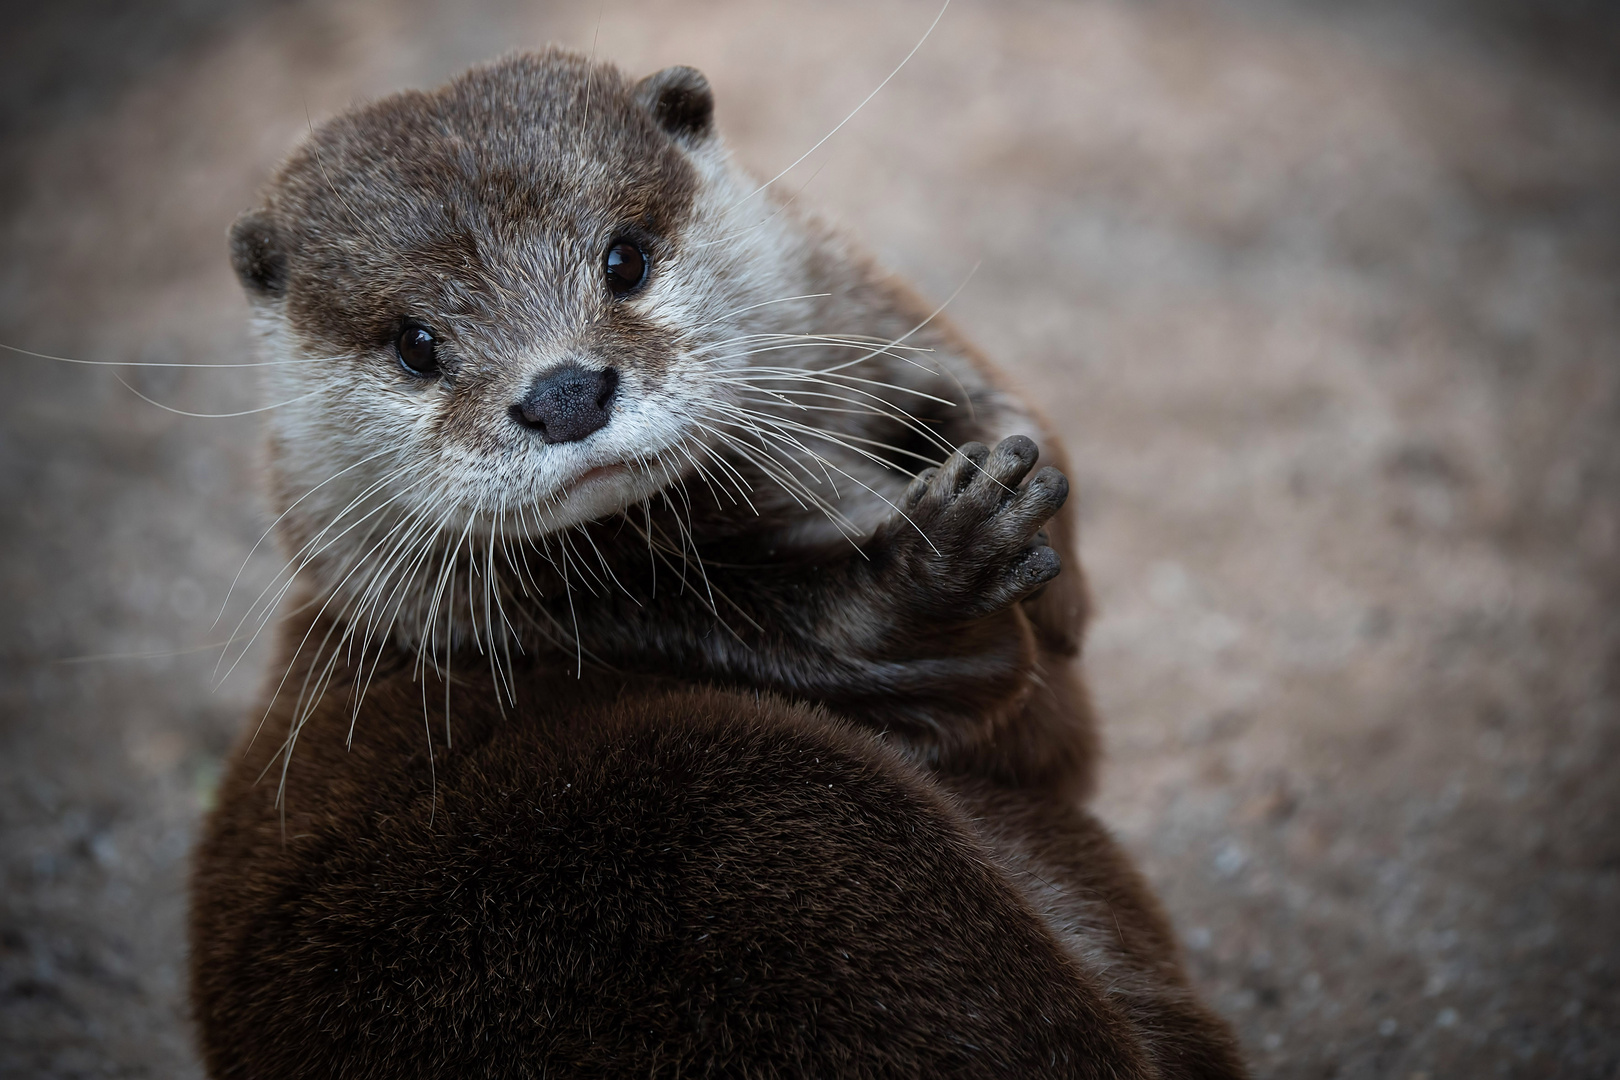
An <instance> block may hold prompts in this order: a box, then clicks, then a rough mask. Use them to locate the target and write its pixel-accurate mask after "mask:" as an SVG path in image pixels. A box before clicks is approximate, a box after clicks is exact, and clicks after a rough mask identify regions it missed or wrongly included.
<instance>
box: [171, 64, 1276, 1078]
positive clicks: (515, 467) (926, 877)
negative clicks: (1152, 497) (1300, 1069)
mask: <svg viewBox="0 0 1620 1080" xmlns="http://www.w3.org/2000/svg"><path fill="white" fill-rule="evenodd" d="M231 255H232V262H233V265H234V267H235V269H236V272H237V274H238V276H239V277H240V279H241V281H242V283H243V285H244V288H245V290H246V292H247V294H248V296H249V297H250V299H251V301H252V303H253V306H254V311H255V324H256V328H257V333H258V335H259V337H260V340H261V348H262V349H263V351H264V354H265V360H266V361H267V364H268V368H267V369H268V370H269V371H270V372H271V373H272V374H271V375H270V377H269V380H268V381H269V383H270V385H271V387H272V392H273V393H274V394H275V395H277V400H284V401H285V404H283V405H282V406H281V407H279V408H277V409H275V410H273V411H272V413H271V416H272V417H273V419H272V421H271V424H270V449H271V492H272V496H273V499H274V501H275V503H276V508H277V509H278V511H279V515H280V516H279V517H278V518H277V523H276V526H275V531H276V532H277V535H278V539H279V541H280V542H281V544H282V545H283V547H284V549H285V550H286V551H287V553H288V554H289V560H288V568H287V571H286V574H285V580H284V581H281V582H280V585H279V588H277V589H273V590H271V591H270V592H269V593H268V595H267V597H266V598H265V599H264V601H263V603H262V604H260V605H259V606H258V607H259V611H260V614H261V616H262V617H265V618H268V615H269V612H270V611H271V610H272V609H274V608H276V607H277V605H280V606H281V607H282V608H283V609H284V611H283V614H282V615H281V618H280V622H279V624H278V626H277V631H276V633H277V635H278V646H277V647H278V650H279V656H280V663H278V664H276V665H273V667H272V678H271V679H270V683H269V685H268V686H267V688H266V691H265V698H266V702H265V706H264V709H263V710H262V712H260V713H258V714H257V715H255V716H253V717H251V718H250V723H249V724H248V725H247V728H246V730H245V731H244V734H243V738H242V744H241V747H240V752H239V753H238V754H237V755H236V757H235V760H234V761H233V763H232V765H231V767H230V768H229V770H228V773H227V775H226V777H225V778H224V780H223V782H222V784H221V788H220V791H219V795H218V799H217V803H216V808H215V809H214V810H213V811H212V813H211V814H210V816H209V819H208V821H207V823H206V825H205V829H204V835H203V837H202V839H201V841H200V843H199V846H198V850H197V853H196V860H195V866H194V873H193V881H192V921H191V940H192V954H191V981H192V999H193V1003H194V1008H195V1013H196V1017H197V1021H198V1027H199V1032H200V1039H201V1047H202V1052H203V1057H204V1060H205V1063H206V1065H207V1068H208V1070H209V1072H210V1074H211V1075H213V1076H215V1077H221V1078H223V1077H234V1076H254V1077H308V1076H329V1075H343V1076H353V1077H383V1076H399V1075H427V1074H430V1073H431V1074H433V1075H443V1076H466V1077H473V1076H480V1077H482V1076H514V1077H517V1076H568V1075H577V1076H597V1075H619V1074H637V1075H658V1076H665V1075H667V1076H676V1075H684V1076H718V1075H759V1076H822V1075H840V1076H873V1077H876V1076H964V1077H965V1076H1076V1077H1090V1076H1096V1077H1104V1076H1110V1077H1113V1076H1118V1077H1172V1076H1174V1077H1183V1076H1187V1077H1191V1076H1206V1077H1232V1076H1241V1075H1243V1074H1244V1073H1243V1067H1242V1064H1241V1062H1240V1060H1239V1058H1238V1055H1237V1052H1236V1049H1235V1044H1234V1042H1233V1040H1232V1037H1231V1035H1230V1033H1229V1032H1228V1031H1227V1029H1226V1027H1225V1026H1224V1025H1223V1024H1222V1022H1221V1021H1220V1020H1219V1019H1217V1018H1216V1017H1215V1016H1214V1015H1213V1014H1212V1013H1210V1012H1209V1011H1208V1010H1207V1009H1206V1008H1205V1007H1204V1006H1202V1005H1201V1004H1200V1003H1199V1002H1198V1001H1197V1000H1196V999H1195V997H1194V996H1193V994H1192V993H1191V991H1190V989H1189V986H1188V983H1187V979H1186V977H1185V974H1184V972H1183V971H1182V969H1181V966H1180V961H1179V957H1178V952H1177V946H1176V944H1175V939H1174V935H1173V932H1172V930H1171V928H1170V926H1169V923H1168V921H1167V919H1166V918H1165V916H1164V914H1163V912H1162V911H1161V910H1160V908H1159V907H1158V905H1157V903H1156V901H1155V900H1154V899H1153V897H1152V895H1151V893H1150V891H1149V890H1148V888H1147V887H1146V884H1145V883H1144V882H1143V881H1142V879H1141V878H1140V876H1139V875H1138V874H1137V873H1136V871H1135V870H1134V868H1133V867H1132V866H1131V865H1130V863H1129V861H1128V859H1127V858H1126V857H1125V856H1124V854H1123V853H1122V852H1121V851H1120V849H1119V848H1118V847H1117V845H1116V844H1115V843H1114V842H1113V841H1112V839H1111V838H1110V837H1109V836H1108V834H1107V832H1106V830H1104V829H1103V828H1102V826H1101V825H1100V824H1099V823H1098V822H1097V821H1096V820H1095V819H1094V818H1093V817H1092V816H1091V815H1090V814H1089V813H1088V812H1087V811H1086V810H1085V809H1084V807H1083V802H1084V799H1085V798H1086V796H1087V795H1088V794H1089V792H1090V788H1091V782H1092V772H1093V767H1094V761H1095V756H1096V745H1095V734H1094V724H1093V720H1092V714H1091V709H1090V705H1089V703H1088V699H1087V697H1086V694H1085V690H1084V687H1083V685H1082V684H1081V683H1080V681H1079V679H1078V677H1077V675H1076V674H1075V672H1074V671H1073V663H1072V661H1073V659H1074V657H1075V656H1076V655H1077V654H1078V652H1079V650H1080V646H1081V641H1082V633H1083V628H1084V623H1085V619H1086V616H1087V604H1086V594H1085V587H1084V581H1083V578H1082V576H1081V574H1080V573H1079V569H1078V566H1077V564H1076V561H1075V559H1074V534H1075V526H1074V521H1073V517H1072V510H1071V509H1066V496H1067V491H1068V485H1067V481H1066V480H1065V479H1064V473H1065V467H1064V462H1063V457H1062V452H1061V450H1060V448H1059V446H1058V444H1057V441H1056V440H1055V439H1054V438H1053V436H1052V434H1051V431H1050V429H1049V428H1048V426H1047V425H1046V424H1045V423H1044V421H1042V420H1041V419H1040V418H1039V416H1038V415H1037V414H1036V413H1035V411H1034V410H1032V409H1030V408H1029V407H1028V406H1027V405H1025V404H1024V403H1023V402H1022V401H1021V399H1020V398H1019V397H1018V396H1017V395H1016V394H1015V393H1014V392H1013V391H1012V390H1011V389H1010V387H1009V386H1008V384H1007V383H1006V381H1005V380H1004V379H1003V378H1002V377H1001V376H1000V375H999V374H998V373H997V372H996V371H995V369H994V368H993V367H992V366H991V365H990V364H989V362H988V361H986V360H985V359H984V358H983V357H982V356H981V355H980V354H979V353H977V352H976V351H975V350H974V349H973V348H972V347H971V346H970V345H968V344H967V343H966V342H965V341H964V340H963V339H962V338H961V337H960V336H959V335H958V334H957V333H956V332H955V331H954V330H953V329H952V328H951V327H950V326H949V324H948V323H947V322H946V320H944V319H943V318H941V317H940V314H939V312H938V310H937V309H931V308H929V307H928V306H927V305H926V304H924V303H923V302H922V301H921V300H920V299H919V298H918V297H916V296H915V295H914V294H913V293H912V292H910V291H909V290H908V289H907V288H905V287H904V286H903V285H901V284H900V283H899V282H897V281H896V280H894V279H893V278H892V277H891V276H889V275H888V274H886V273H885V272H883V271H882V270H880V269H879V268H878V267H877V266H876V265H875V264H874V263H873V262H872V261H871V260H870V259H869V258H868V257H867V256H865V255H864V254H862V253H861V252H860V250H859V249H858V247H857V246H856V245H855V244H854V243H853V242H852V241H851V240H849V239H848V238H846V237H844V236H843V235H842V234H840V233H839V232H837V231H836V230H834V229H832V228H831V227H829V226H827V225H826V224H824V223H823V222H821V221H820V220H818V219H817V218H815V217H813V216H812V215H809V214H807V213H805V212H803V211H802V210H800V209H798V208H797V207H796V206H794V205H793V201H792V200H788V199H783V198H780V197H778V196H777V195H776V194H775V192H774V191H772V190H771V189H770V188H769V186H768V185H761V184H759V183H757V182H756V181H755V180H753V179H752V178H751V177H750V176H749V175H748V174H747V173H746V172H745V171H743V170H742V169H740V168H739V167H738V166H736V165H735V164H734V163H733V162H732V161H731V159H730V158H729V156H728V154H727V152H726V149H725V146H724V143H723V142H722V140H721V138H720V136H719V134H718V131H717V129H716V125H715V120H714V101H713V95H712V92H711V90H710V87H709V85H708V83H707V81H706V80H705V79H704V78H703V76H702V75H701V74H700V73H698V72H697V71H695V70H693V69H690V68H683V67H676V68H670V69H666V70H664V71H661V72H658V73H656V74H654V75H651V76H648V77H647V78H644V79H641V80H640V81H636V82H632V81H630V80H629V79H627V78H626V77H625V76H624V75H622V74H621V73H620V72H619V71H618V70H617V69H616V68H614V67H613V66H611V65H608V64H603V63H597V62H595V61H593V60H589V59H586V58H584V57H581V56H579V55H577V54H574V53H571V52H568V51H564V50H559V49H551V50H548V51H546V52H543V53H539V54H521V55H515V56H511V57H508V58H506V59H503V60H500V61H498V62H495V63H492V64H489V65H487V66H483V67H479V68H475V69H473V70H471V71H469V72H467V73H466V74H464V75H462V76H460V77H459V78H457V79H455V80H454V81H452V82H451V83H449V84H448V85H446V86H444V87H442V88H441V89H439V90H436V91H432V92H414V91H412V92H405V93H400V94H395V95H393V96H391V97H387V98H384V99H382V100H380V101H377V102H374V103H371V104H369V105H365V106H362V107H359V108H356V109H354V110H353V111H351V112H349V113H347V114H344V115H342V116H339V117H338V118H336V119H334V120H332V121H330V122H328V123H327V124H325V125H323V126H322V127H320V128H319V129H317V130H315V131H313V132H312V133H311V135H310V137H309V138H308V139H307V140H306V141H305V142H304V144H303V145H302V146H301V147H299V148H298V149H297V150H295V151H294V152H293V154H292V155H291V156H290V158H289V159H288V160H287V161H286V163H285V164H284V165H283V166H282V167H281V169H280V170H279V172H278V173H277V175H276V177H275V178H274V180H273V182H272V183H271V184H270V186H269V188H268V189H267V191H266V193H265V195H264V196H263V199H262V201H261V203H260V204H259V205H258V206H257V207H255V208H254V209H252V210H249V211H248V212H246V213H245V214H243V215H242V217H241V218H239V219H238V221H237V222H236V224H235V225H234V226H233V227H232V230H231ZM1043 460H1044V462H1045V464H1044V465H1043V466H1042V467H1040V468H1038V469H1037V467H1036V466H1037V465H1038V464H1041V463H1042V461H1043ZM1060 571H1061V572H1060Z"/></svg>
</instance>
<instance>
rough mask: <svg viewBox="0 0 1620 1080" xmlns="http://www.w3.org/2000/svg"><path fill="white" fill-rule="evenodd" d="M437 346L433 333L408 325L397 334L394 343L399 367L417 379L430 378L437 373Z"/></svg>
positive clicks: (421, 327) (420, 327) (422, 327)
mask: <svg viewBox="0 0 1620 1080" xmlns="http://www.w3.org/2000/svg"><path fill="white" fill-rule="evenodd" d="M438 346H439V343H438V342H437V341H435V340H434V338H433V331H431V330H429V329H428V328H427V327H425V326H415V325H412V324H410V323H407V324H406V326H405V329H403V330H401V331H400V332H399V339H398V340H397V341H395V342H394V349H395V351H396V352H398V353H399V363H400V366H401V367H403V368H404V369H405V370H406V371H407V372H409V373H410V374H412V375H415V376H416V377H417V378H419V379H426V378H431V377H432V376H434V375H437V374H438V373H439V356H438Z"/></svg>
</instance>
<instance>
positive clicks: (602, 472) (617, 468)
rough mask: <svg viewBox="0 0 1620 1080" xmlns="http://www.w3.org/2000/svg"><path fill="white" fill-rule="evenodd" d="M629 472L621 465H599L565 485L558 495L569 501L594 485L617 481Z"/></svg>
mask: <svg viewBox="0 0 1620 1080" xmlns="http://www.w3.org/2000/svg"><path fill="white" fill-rule="evenodd" d="M629 471H630V470H629V469H628V468H626V467H625V466H624V465H621V464H613V465H598V466H596V467H595V468H594V469H586V470H585V471H584V472H582V473H580V474H579V475H578V476H576V477H574V479H572V480H570V481H569V482H568V483H566V484H564V485H563V488H562V490H561V491H560V492H558V494H559V495H561V496H562V497H563V498H565V499H567V498H570V497H572V496H574V495H576V494H578V493H579V492H581V491H583V490H585V489H586V488H588V487H590V486H591V485H593V484H597V483H600V482H601V481H603V480H612V479H616V478H618V477H620V476H624V475H625V474H627V473H628V472H629Z"/></svg>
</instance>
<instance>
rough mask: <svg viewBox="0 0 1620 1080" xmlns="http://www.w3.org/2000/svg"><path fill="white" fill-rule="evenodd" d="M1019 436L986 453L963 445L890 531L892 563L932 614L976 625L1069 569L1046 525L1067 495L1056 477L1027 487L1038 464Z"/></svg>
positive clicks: (914, 495)
mask: <svg viewBox="0 0 1620 1080" xmlns="http://www.w3.org/2000/svg"><path fill="white" fill-rule="evenodd" d="M1039 453H1040V452H1039V450H1038V448H1037V447H1036V446H1035V443H1034V442H1033V441H1031V440H1030V439H1028V438H1025V437H1024V436H1022V435H1014V436H1011V437H1010V438H1007V439H1003V440H1002V441H1001V443H1000V444H999V445H998V446H997V447H996V448H995V449H994V450H989V449H987V448H986V447H984V446H983V445H982V444H980V443H965V444H964V445H963V446H962V447H960V448H959V449H958V450H957V451H956V452H955V453H954V454H952V455H951V457H950V459H949V460H947V461H946V462H945V464H944V465H942V466H940V467H939V468H937V469H928V470H925V471H924V472H922V473H920V474H918V476H917V478H916V479H915V480H913V481H912V483H911V486H910V487H909V488H907V489H906V493H905V496H904V498H903V499H902V501H901V506H900V511H901V517H900V518H899V519H898V520H896V521H894V522H892V523H891V526H890V528H889V529H887V530H886V531H885V532H886V536H885V540H886V542H887V544H888V545H889V551H888V554H889V555H890V556H891V558H889V559H887V560H885V561H886V563H887V565H888V566H890V567H891V568H892V570H893V571H894V572H897V573H902V574H908V575H910V576H911V579H912V583H913V585H914V586H915V588H917V589H920V590H921V591H922V593H923V596H921V597H919V598H918V599H919V602H920V606H922V607H924V608H932V609H934V610H933V611H932V612H931V614H934V615H937V616H944V617H949V616H951V615H959V616H960V617H962V618H964V619H966V618H977V617H979V616H983V615H987V614H990V613H992V612H995V611H999V610H1001V609H1002V608H1005V607H1007V606H1008V605H1010V604H1013V603H1016V602H1017V601H1019V600H1024V599H1027V598H1028V597H1030V596H1031V595H1033V594H1034V593H1035V592H1036V590H1038V589H1039V588H1040V587H1041V586H1043V585H1045V584H1046V583H1047V582H1048V581H1051V580H1052V579H1053V578H1054V577H1056V576H1057V575H1058V572H1059V571H1060V570H1061V569H1062V562H1061V560H1060V559H1059V558H1058V554H1057V552H1055V551H1053V550H1052V548H1051V547H1050V546H1049V545H1048V544H1047V541H1046V534H1045V532H1044V531H1043V530H1042V526H1043V525H1045V524H1046V522H1047V521H1048V520H1049V519H1050V518H1051V517H1052V515H1053V514H1055V513H1057V511H1058V509H1059V508H1060V507H1061V506H1062V505H1063V502H1064V500H1065V499H1067V498H1068V495H1069V482H1068V480H1067V479H1065V478H1064V476H1063V474H1062V473H1060V472H1058V471H1057V470H1056V469H1054V468H1051V467H1047V468H1044V469H1041V470H1040V471H1039V472H1037V473H1036V474H1035V475H1034V476H1032V477H1030V478H1029V482H1028V483H1027V484H1026V483H1024V478H1025V477H1026V476H1028V475H1029V471H1030V469H1031V468H1033V467H1034V465H1035V459H1036V458H1037V457H1038V456H1039Z"/></svg>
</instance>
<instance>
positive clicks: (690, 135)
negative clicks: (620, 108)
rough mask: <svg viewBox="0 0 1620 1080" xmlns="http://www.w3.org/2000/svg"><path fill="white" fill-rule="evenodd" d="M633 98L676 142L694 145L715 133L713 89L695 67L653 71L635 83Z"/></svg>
mask: <svg viewBox="0 0 1620 1080" xmlns="http://www.w3.org/2000/svg"><path fill="white" fill-rule="evenodd" d="M636 101H637V102H638V103H639V104H640V105H641V107H642V108H644V109H646V110H647V111H648V112H650V113H652V116H653V119H654V120H655V121H657V123H658V126H659V127H661V128H663V129H664V131H665V132H667V133H668V134H669V135H670V137H671V138H673V139H675V140H676V141H677V142H682V143H686V144H687V145H696V144H697V143H700V142H703V141H704V140H706V139H708V138H709V137H710V136H711V135H713V134H714V91H712V90H710V89H709V80H708V79H705V78H704V77H703V72H701V71H699V70H698V69H697V68H689V67H668V68H665V69H664V70H663V71H655V72H653V73H652V74H651V75H649V76H647V77H646V78H645V79H642V80H641V81H640V82H638V83H636Z"/></svg>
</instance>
